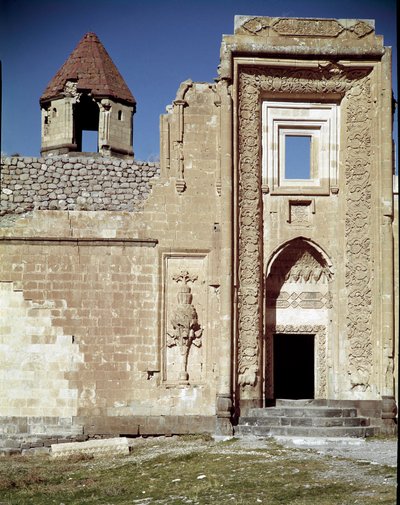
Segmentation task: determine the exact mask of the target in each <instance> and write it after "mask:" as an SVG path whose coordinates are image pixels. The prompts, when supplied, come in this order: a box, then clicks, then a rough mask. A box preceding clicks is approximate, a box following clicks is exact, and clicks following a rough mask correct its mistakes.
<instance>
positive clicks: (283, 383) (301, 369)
mask: <svg viewBox="0 0 400 505" xmlns="http://www.w3.org/2000/svg"><path fill="white" fill-rule="evenodd" d="M273 345H274V360H273V368H274V397H275V399H278V398H280V399H290V400H301V399H313V398H314V396H315V365H314V364H315V335H312V334H298V333H297V334H279V333H276V334H275V335H274V344H273Z"/></svg>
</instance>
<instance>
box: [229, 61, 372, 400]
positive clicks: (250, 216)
mask: <svg viewBox="0 0 400 505" xmlns="http://www.w3.org/2000/svg"><path fill="white" fill-rule="evenodd" d="M370 70H371V69H370V68H360V69H354V68H353V69H351V68H350V69H349V68H345V67H343V66H340V65H337V64H328V65H326V66H325V67H322V66H320V67H319V68H308V69H305V68H297V69H288V68H273V67H264V66H248V67H247V66H241V67H239V96H238V151H239V159H238V206H239V212H238V216H239V223H238V224H239V226H238V229H239V237H238V241H239V254H238V262H239V265H238V280H239V289H238V342H237V344H238V347H237V348H238V384H239V386H240V391H241V397H242V398H259V397H260V386H261V384H260V383H261V366H260V360H261V355H262V349H261V342H262V328H263V324H262V321H263V314H262V305H263V302H262V300H263V279H262V272H263V271H264V267H263V261H262V248H263V243H262V242H263V239H262V237H263V233H262V225H263V223H262V198H261V152H260V151H261V138H260V129H259V125H260V124H261V123H260V121H261V111H260V109H261V106H260V104H261V99H260V97H261V95H262V93H265V92H268V93H269V94H271V93H272V94H274V96H276V97H277V99H279V98H281V97H282V96H283V97H288V96H289V97H290V96H291V95H292V96H293V95H297V96H299V95H301V96H302V99H304V100H307V95H308V94H312V95H315V94H319V95H322V96H324V95H325V96H326V95H329V94H330V95H335V96H338V95H339V96H341V97H342V98H343V97H344V96H345V95H346V94H349V92H351V90H352V89H353V92H352V93H351V94H349V97H350V98H351V99H350V100H349V106H348V109H349V110H348V111H347V115H346V118H347V122H348V124H347V130H348V131H349V129H350V128H352V127H354V128H355V129H356V132H354V133H353V134H351V140H350V142H349V144H348V145H347V149H348V150H349V156H347V155H346V156H345V157H344V159H347V160H348V161H347V166H346V182H347V184H348V185H349V184H352V183H351V177H352V175H353V173H354V172H357V171H358V170H360V159H361V158H360V157H358V156H351V153H352V152H353V151H355V152H357V153H358V151H357V142H364V143H365V142H367V141H368V138H369V137H368V127H369V125H368V123H367V124H366V125H364V127H365V128H366V130H367V132H366V133H364V131H363V130H362V128H361V125H360V124H359V123H360V118H361V116H362V114H363V113H365V108H364V107H360V112H359V113H358V112H357V111H356V110H354V106H353V103H354V102H356V107H357V106H359V105H361V102H362V100H363V99H365V100H367V101H368V98H369V94H368V89H369V80H368V78H367V76H368V74H369V72H370ZM357 93H359V94H360V96H359V98H358V99H357ZM367 117H368V116H367ZM353 118H354V119H353ZM346 154H347V153H346ZM363 166H364V167H366V170H365V171H364V172H368V168H369V167H368V165H365V164H364V165H363ZM364 175H365V173H364ZM351 191H352V192H353V193H354V197H356V194H357V195H359V194H360V188H359V186H358V185H356V184H353V185H352V186H351V188H350V192H351ZM367 193H368V189H367ZM369 194H370V193H369ZM367 196H368V194H367ZM353 201H354V200H353V199H351V197H350V199H349V200H348V202H347V206H348V209H347V210H348V213H349V212H350V213H351V214H353V217H354V214H355V211H354V209H355V208H356V206H355V205H354V204H353ZM363 210H364V211H365V210H366V209H365V208H364V209H363ZM367 214H368V212H367ZM360 219H362V218H360ZM367 222H368V221H367ZM356 235H357V236H359V235H360V229H358V230H357V232H356V233H355V232H354V231H353V228H352V225H351V224H350V223H348V222H346V244H347V245H346V253H347V256H346V284H347V287H348V290H349V300H350V299H351V300H352V301H349V307H348V313H347V327H348V339H349V361H350V363H351V364H352V365H353V366H352V367H351V371H350V373H351V374H353V375H354V377H353V378H351V380H352V382H353V383H354V381H356V382H359V383H360V384H359V386H360V387H362V384H361V382H362V381H364V382H365V381H367V380H368V378H369V375H368V370H369V369H370V366H372V364H371V365H370V364H367V365H363V367H364V368H363V369H362V370H363V372H364V377H365V378H364V377H363V378H362V379H361V380H359V379H358V376H357V377H356V376H355V375H356V374H357V373H358V371H359V370H360V362H361V360H360V359H359V357H358V355H357V354H358V353H359V352H360V349H359V347H360V345H361V340H360V337H361V334H362V331H363V329H364V324H365V323H366V322H367V321H370V319H371V305H368V303H367V300H368V287H367V285H366V283H365V282H361V283H360V282H358V278H357V275H353V271H354V270H355V269H360V268H361V269H362V271H365V272H367V273H370V272H371V270H372V261H371V249H370V245H369V246H368V247H367V249H366V250H365V254H363V255H362V256H359V257H358V260H357V265H356V266H355V263H354V255H353V254H352V248H353V244H352V241H353V237H356ZM363 238H364V236H363ZM356 255H357V252H356ZM358 287H361V288H362V295H363V300H362V302H361V303H362V304H363V306H362V308H361V309H360V308H358V309H357V310H356V311H354V309H355V307H356V306H357V303H358V299H357V296H358V295H359V293H358ZM358 310H361V313H362V314H363V322H362V324H361V325H358V321H357V320H356V319H355V318H356V317H357V312H358ZM366 340H367V342H366V344H362V350H361V351H362V352H361V354H362V357H363V358H365V357H370V353H369V350H368V349H370V348H371V346H372V343H371V335H370V333H368V332H367V334H366ZM365 386H366V385H365Z"/></svg>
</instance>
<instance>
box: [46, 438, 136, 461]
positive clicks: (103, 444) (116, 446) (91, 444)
mask: <svg viewBox="0 0 400 505" xmlns="http://www.w3.org/2000/svg"><path fill="white" fill-rule="evenodd" d="M50 454H51V456H52V457H53V458H67V457H69V456H74V455H75V454H88V455H91V456H95V457H101V456H117V455H126V454H129V445H128V439H127V438H126V437H119V438H105V439H101V440H88V441H87V442H70V443H66V444H52V446H51V452H50Z"/></svg>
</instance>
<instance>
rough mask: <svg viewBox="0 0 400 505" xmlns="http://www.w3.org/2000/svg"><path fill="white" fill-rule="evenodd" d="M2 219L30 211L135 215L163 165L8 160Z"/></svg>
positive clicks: (3, 176) (101, 160) (82, 158)
mask: <svg viewBox="0 0 400 505" xmlns="http://www.w3.org/2000/svg"><path fill="white" fill-rule="evenodd" d="M1 161H2V170H1V198H0V215H5V214H14V213H16V214H21V213H24V212H27V211H30V210H91V211H95V210H110V211H135V210H138V209H139V208H141V206H142V204H143V202H144V201H145V200H146V199H147V197H148V195H149V194H150V191H151V185H150V181H151V180H152V179H154V178H157V177H158V176H159V166H158V164H157V163H145V162H141V161H135V160H120V159H116V158H112V157H110V158H106V157H99V156H52V157H47V158H28V157H6V158H2V160H1Z"/></svg>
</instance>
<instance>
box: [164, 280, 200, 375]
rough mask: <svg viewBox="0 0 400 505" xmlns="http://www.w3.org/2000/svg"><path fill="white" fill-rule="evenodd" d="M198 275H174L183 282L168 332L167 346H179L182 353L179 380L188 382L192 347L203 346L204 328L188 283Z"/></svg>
mask: <svg viewBox="0 0 400 505" xmlns="http://www.w3.org/2000/svg"><path fill="white" fill-rule="evenodd" d="M196 279H197V276H190V275H189V273H188V272H187V271H182V272H181V273H180V274H177V275H174V277H173V280H175V281H176V282H177V283H179V282H182V286H181V287H180V290H179V291H178V305H177V307H176V308H175V310H174V312H173V314H172V317H171V325H172V332H168V333H167V347H173V346H175V345H176V346H179V349H180V353H181V357H182V358H181V359H182V361H181V371H180V373H179V382H180V383H181V384H188V380H189V374H188V371H187V365H188V357H189V351H190V348H191V346H192V344H193V345H195V346H196V347H201V343H202V342H201V336H202V334H203V329H202V328H201V326H200V325H199V323H198V316H197V312H196V309H195V307H194V306H193V305H192V300H193V295H192V293H191V289H190V287H189V286H188V285H187V283H188V282H189V281H190V282H194V281H195V280H196Z"/></svg>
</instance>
